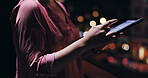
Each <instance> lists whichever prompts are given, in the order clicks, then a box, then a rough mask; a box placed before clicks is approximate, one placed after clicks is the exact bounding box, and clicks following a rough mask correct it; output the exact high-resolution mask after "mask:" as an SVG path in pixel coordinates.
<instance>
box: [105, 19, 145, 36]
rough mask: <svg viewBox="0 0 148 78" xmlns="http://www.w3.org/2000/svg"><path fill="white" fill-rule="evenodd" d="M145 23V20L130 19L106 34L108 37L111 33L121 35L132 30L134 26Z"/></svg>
mask: <svg viewBox="0 0 148 78" xmlns="http://www.w3.org/2000/svg"><path fill="white" fill-rule="evenodd" d="M142 21H143V18H142V17H141V18H133V19H128V20H126V21H125V22H123V23H121V24H119V25H117V26H115V27H113V28H111V30H110V31H109V32H108V33H107V34H106V35H109V34H111V33H114V34H119V33H120V32H124V31H125V30H127V29H129V28H131V27H132V26H134V25H136V24H138V23H140V22H142Z"/></svg>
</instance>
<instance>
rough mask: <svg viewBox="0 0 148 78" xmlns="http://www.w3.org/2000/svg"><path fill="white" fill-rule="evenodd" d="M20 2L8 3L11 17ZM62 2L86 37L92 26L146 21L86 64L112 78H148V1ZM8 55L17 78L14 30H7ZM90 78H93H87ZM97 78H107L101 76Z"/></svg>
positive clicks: (10, 69)
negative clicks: (111, 21) (134, 19)
mask: <svg viewBox="0 0 148 78" xmlns="http://www.w3.org/2000/svg"><path fill="white" fill-rule="evenodd" d="M18 1H19V0H10V1H9V5H11V6H9V7H8V8H9V15H10V12H11V10H12V8H13V7H14V6H15V5H16V4H17V2H18ZM58 1H60V2H62V3H63V4H64V5H65V7H66V9H67V12H68V13H69V16H70V18H71V20H72V21H73V23H74V24H75V26H76V27H77V28H78V29H79V31H80V35H81V36H83V35H84V34H85V33H86V32H87V31H88V30H89V28H90V27H91V26H95V25H98V24H102V23H104V22H106V21H107V20H109V19H112V18H117V19H118V20H119V23H120V22H122V21H124V20H125V19H128V18H136V17H143V18H144V21H143V22H141V23H140V24H137V25H136V26H134V27H132V28H131V29H129V30H127V31H126V32H125V33H124V35H122V36H121V37H119V38H118V39H117V40H116V41H114V42H112V43H110V44H109V45H107V46H105V47H104V48H103V49H102V50H104V52H101V53H99V54H96V55H93V56H90V57H88V58H87V59H86V60H87V62H89V63H91V64H93V65H95V66H97V67H98V68H99V69H101V71H102V72H107V73H109V74H112V75H113V76H114V77H112V78H147V77H148V0H58ZM8 32H9V34H8V35H9V36H8V38H7V39H8V40H7V41H8V48H9V50H8V55H9V60H8V61H9V65H10V66H9V68H8V70H9V71H10V72H11V73H9V75H10V76H14V75H15V50H14V47H13V41H12V30H11V26H10V24H9V26H8ZM86 78H90V77H86ZM96 78H106V77H103V76H101V75H100V77H96Z"/></svg>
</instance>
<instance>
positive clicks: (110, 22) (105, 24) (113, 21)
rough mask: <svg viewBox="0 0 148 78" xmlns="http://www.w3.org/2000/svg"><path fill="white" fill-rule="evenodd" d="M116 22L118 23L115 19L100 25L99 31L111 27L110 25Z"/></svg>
mask: <svg viewBox="0 0 148 78" xmlns="http://www.w3.org/2000/svg"><path fill="white" fill-rule="evenodd" d="M117 21H118V20H117V19H112V20H109V21H107V22H106V23H104V24H102V26H101V29H103V28H105V27H107V26H109V25H112V24H114V23H116V22H117Z"/></svg>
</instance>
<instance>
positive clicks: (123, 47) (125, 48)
mask: <svg viewBox="0 0 148 78" xmlns="http://www.w3.org/2000/svg"><path fill="white" fill-rule="evenodd" d="M129 48H130V46H129V45H128V44H126V43H124V44H123V45H122V49H123V50H125V51H128V50H129Z"/></svg>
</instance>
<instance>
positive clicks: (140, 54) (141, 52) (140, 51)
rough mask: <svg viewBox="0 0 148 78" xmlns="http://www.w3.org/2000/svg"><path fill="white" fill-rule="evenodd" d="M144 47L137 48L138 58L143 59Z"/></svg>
mask: <svg viewBox="0 0 148 78" xmlns="http://www.w3.org/2000/svg"><path fill="white" fill-rule="evenodd" d="M144 51H145V50H144V47H140V48H139V59H140V60H143V59H144Z"/></svg>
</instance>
